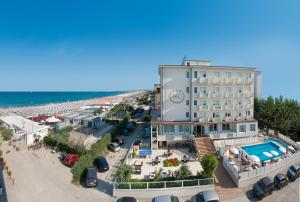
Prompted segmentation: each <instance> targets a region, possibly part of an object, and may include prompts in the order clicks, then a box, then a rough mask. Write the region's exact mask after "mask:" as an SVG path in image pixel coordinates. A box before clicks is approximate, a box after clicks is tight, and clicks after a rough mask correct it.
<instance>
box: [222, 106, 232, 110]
mask: <svg viewBox="0 0 300 202" xmlns="http://www.w3.org/2000/svg"><path fill="white" fill-rule="evenodd" d="M224 109H226V110H233V109H234V107H233V105H225V106H224Z"/></svg>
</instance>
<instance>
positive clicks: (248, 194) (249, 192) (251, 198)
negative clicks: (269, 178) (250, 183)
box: [246, 190, 258, 202]
mask: <svg viewBox="0 0 300 202" xmlns="http://www.w3.org/2000/svg"><path fill="white" fill-rule="evenodd" d="M246 197H247V199H248V200H249V201H251V202H256V201H258V200H257V199H256V198H255V197H254V196H253V194H252V190H248V191H247V192H246Z"/></svg>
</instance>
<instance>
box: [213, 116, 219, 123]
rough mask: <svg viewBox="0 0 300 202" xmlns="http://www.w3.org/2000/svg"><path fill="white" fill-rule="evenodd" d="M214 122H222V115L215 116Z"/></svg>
mask: <svg viewBox="0 0 300 202" xmlns="http://www.w3.org/2000/svg"><path fill="white" fill-rule="evenodd" d="M212 120H213V122H220V121H221V117H214V118H212Z"/></svg>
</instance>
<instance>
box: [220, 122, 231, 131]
mask: <svg viewBox="0 0 300 202" xmlns="http://www.w3.org/2000/svg"><path fill="white" fill-rule="evenodd" d="M222 130H223V131H228V130H230V125H229V124H228V123H226V124H222Z"/></svg>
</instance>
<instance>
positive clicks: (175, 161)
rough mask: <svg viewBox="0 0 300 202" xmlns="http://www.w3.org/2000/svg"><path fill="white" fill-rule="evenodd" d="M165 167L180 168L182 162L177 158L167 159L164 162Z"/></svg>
mask: <svg viewBox="0 0 300 202" xmlns="http://www.w3.org/2000/svg"><path fill="white" fill-rule="evenodd" d="M163 164H164V167H176V166H179V164H180V162H179V160H178V159H177V158H174V159H166V160H164V161H163Z"/></svg>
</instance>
